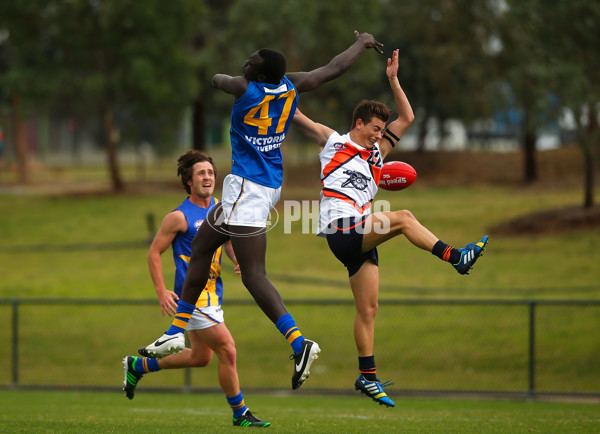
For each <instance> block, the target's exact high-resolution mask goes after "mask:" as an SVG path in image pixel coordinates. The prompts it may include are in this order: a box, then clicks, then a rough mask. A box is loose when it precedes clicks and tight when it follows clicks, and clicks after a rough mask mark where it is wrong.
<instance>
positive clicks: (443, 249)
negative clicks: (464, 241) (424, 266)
mask: <svg viewBox="0 0 600 434" xmlns="http://www.w3.org/2000/svg"><path fill="white" fill-rule="evenodd" d="M431 253H432V254H434V255H435V256H437V257H438V258H440V259H441V260H442V261H446V262H450V263H451V264H458V262H459V261H460V252H459V251H458V249H455V248H454V247H452V246H449V245H448V244H446V243H444V242H443V241H441V240H438V242H437V243H435V245H434V246H433V249H431Z"/></svg>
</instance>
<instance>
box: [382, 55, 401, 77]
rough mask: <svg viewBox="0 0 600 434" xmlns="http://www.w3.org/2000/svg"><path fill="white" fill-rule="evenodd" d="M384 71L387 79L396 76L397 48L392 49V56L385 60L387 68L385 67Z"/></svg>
mask: <svg viewBox="0 0 600 434" xmlns="http://www.w3.org/2000/svg"><path fill="white" fill-rule="evenodd" d="M385 73H386V75H387V77H388V79H389V80H393V79H394V78H396V77H398V50H397V49H396V50H394V52H393V53H392V58H391V59H390V58H388V60H387V68H386V69H385Z"/></svg>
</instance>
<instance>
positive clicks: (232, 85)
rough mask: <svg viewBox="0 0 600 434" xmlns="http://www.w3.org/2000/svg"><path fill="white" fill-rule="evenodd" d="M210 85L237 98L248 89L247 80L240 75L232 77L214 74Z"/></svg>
mask: <svg viewBox="0 0 600 434" xmlns="http://www.w3.org/2000/svg"><path fill="white" fill-rule="evenodd" d="M212 85H213V87H215V88H217V89H221V90H222V91H223V92H226V93H229V94H231V95H233V96H234V97H235V99H238V98H239V97H241V96H242V95H243V94H244V92H246V89H248V80H247V79H246V78H245V77H243V76H241V75H236V76H234V77H232V76H231V75H227V74H215V75H214V76H213V79H212Z"/></svg>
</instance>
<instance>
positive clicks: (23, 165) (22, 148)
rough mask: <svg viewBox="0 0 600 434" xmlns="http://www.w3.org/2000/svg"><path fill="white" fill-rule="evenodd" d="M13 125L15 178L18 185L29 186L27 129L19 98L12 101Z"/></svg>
mask: <svg viewBox="0 0 600 434" xmlns="http://www.w3.org/2000/svg"><path fill="white" fill-rule="evenodd" d="M13 125H14V128H15V136H14V137H15V153H16V156H17V176H18V182H19V184H22V185H26V184H29V181H30V178H29V152H28V150H27V129H26V128H25V121H24V120H23V117H22V116H21V98H19V97H15V98H14V99H13Z"/></svg>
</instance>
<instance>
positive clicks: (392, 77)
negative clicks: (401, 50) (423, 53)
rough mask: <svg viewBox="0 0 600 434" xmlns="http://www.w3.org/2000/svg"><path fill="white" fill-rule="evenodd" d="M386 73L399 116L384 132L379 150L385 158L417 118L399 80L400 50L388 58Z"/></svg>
mask: <svg viewBox="0 0 600 434" xmlns="http://www.w3.org/2000/svg"><path fill="white" fill-rule="evenodd" d="M385 73H386V75H387V77H388V80H389V81H390V87H391V88H392V93H393V94H394V102H395V103H396V109H397V110H398V118H397V119H396V120H395V121H394V122H391V123H390V124H389V125H388V126H387V128H386V129H385V130H384V132H383V139H382V140H381V141H380V142H379V151H380V152H381V155H382V157H383V158H385V157H386V155H387V154H388V153H389V152H390V151H391V150H392V148H393V147H394V146H395V145H396V143H397V142H398V140H400V138H401V137H402V136H403V135H404V133H405V132H406V130H407V129H408V127H409V126H410V124H411V123H412V122H413V120H414V119H415V115H414V113H413V111H412V107H411V106H410V102H408V98H407V97H406V95H405V93H404V91H403V90H402V87H401V86H400V82H399V81H398V50H394V52H393V53H392V58H391V59H388V60H387V68H386V70H385Z"/></svg>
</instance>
